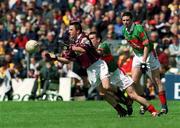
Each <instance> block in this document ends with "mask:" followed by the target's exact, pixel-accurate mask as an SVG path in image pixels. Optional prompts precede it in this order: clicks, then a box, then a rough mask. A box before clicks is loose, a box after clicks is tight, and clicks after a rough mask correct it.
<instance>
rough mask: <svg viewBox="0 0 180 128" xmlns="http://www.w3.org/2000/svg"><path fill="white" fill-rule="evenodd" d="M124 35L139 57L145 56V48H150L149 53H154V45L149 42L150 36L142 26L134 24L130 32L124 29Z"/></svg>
mask: <svg viewBox="0 0 180 128" xmlns="http://www.w3.org/2000/svg"><path fill="white" fill-rule="evenodd" d="M122 33H123V35H124V37H125V39H126V40H127V41H128V42H129V44H130V45H131V46H132V48H133V51H134V53H135V54H136V55H137V56H142V55H143V52H144V47H145V46H147V47H148V49H149V52H151V51H153V44H152V43H151V42H149V39H148V36H147V34H146V32H145V30H144V28H143V26H142V25H139V24H132V26H131V29H130V32H128V31H127V29H126V28H125V27H123V30H122Z"/></svg>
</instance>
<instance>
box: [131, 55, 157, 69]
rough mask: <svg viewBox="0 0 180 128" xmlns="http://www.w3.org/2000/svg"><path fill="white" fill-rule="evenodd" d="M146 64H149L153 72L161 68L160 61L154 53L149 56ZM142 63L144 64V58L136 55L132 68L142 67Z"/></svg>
mask: <svg viewBox="0 0 180 128" xmlns="http://www.w3.org/2000/svg"><path fill="white" fill-rule="evenodd" d="M146 62H147V64H149V65H148V66H149V67H150V69H151V70H155V69H158V68H159V67H160V63H159V60H158V59H157V58H156V57H155V56H154V55H153V53H150V54H149V56H148V58H147V61H146ZM141 63H142V56H136V55H134V57H133V63H132V68H133V67H140V64H141Z"/></svg>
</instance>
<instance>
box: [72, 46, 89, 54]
mask: <svg viewBox="0 0 180 128" xmlns="http://www.w3.org/2000/svg"><path fill="white" fill-rule="evenodd" d="M72 50H73V51H75V52H79V53H84V52H86V50H85V49H84V48H82V47H76V46H73V47H72Z"/></svg>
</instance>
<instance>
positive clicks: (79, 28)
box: [69, 21, 82, 33]
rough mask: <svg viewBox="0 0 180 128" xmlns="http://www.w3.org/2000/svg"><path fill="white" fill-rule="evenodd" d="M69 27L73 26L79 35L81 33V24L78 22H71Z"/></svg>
mask: <svg viewBox="0 0 180 128" xmlns="http://www.w3.org/2000/svg"><path fill="white" fill-rule="evenodd" d="M69 25H73V26H75V28H76V30H79V31H80V33H81V32H82V26H81V23H80V22H77V21H73V22H71V23H70V24H69Z"/></svg>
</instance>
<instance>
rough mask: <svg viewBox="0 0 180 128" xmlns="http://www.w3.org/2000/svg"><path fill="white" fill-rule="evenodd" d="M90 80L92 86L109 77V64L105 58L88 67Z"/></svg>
mask: <svg viewBox="0 0 180 128" xmlns="http://www.w3.org/2000/svg"><path fill="white" fill-rule="evenodd" d="M87 75H88V80H89V83H90V84H91V86H95V87H97V86H99V85H100V84H101V80H102V79H104V78H107V77H109V76H110V75H109V71H108V66H107V64H106V62H105V61H104V60H98V61H96V62H95V63H93V64H92V65H91V66H90V67H88V68H87Z"/></svg>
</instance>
